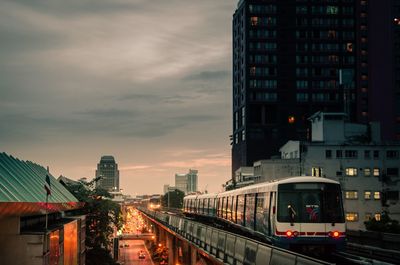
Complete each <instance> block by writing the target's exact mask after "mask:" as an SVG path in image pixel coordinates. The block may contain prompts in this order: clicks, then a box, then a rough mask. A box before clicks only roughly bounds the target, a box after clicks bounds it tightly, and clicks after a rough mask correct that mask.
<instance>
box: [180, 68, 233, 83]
mask: <svg viewBox="0 0 400 265" xmlns="http://www.w3.org/2000/svg"><path fill="white" fill-rule="evenodd" d="M229 77H230V72H228V71H226V70H220V71H204V72H200V73H195V74H190V75H188V76H186V77H184V78H183V80H189V81H191V80H202V81H210V80H215V79H229Z"/></svg>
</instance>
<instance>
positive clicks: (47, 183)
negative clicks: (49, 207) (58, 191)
mask: <svg viewBox="0 0 400 265" xmlns="http://www.w3.org/2000/svg"><path fill="white" fill-rule="evenodd" d="M44 189H45V190H46V193H47V196H49V195H51V184H50V177H49V175H47V174H46V183H45V184H44Z"/></svg>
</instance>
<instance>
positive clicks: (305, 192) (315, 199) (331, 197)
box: [184, 177, 345, 253]
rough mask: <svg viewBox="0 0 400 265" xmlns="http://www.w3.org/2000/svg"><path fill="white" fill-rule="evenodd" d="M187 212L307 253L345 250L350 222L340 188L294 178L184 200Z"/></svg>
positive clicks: (318, 180)
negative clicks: (346, 233)
mask: <svg viewBox="0 0 400 265" xmlns="http://www.w3.org/2000/svg"><path fill="white" fill-rule="evenodd" d="M184 212H185V213H187V214H190V215H194V216H199V217H204V216H207V217H209V218H216V219H217V220H219V221H222V222H224V223H225V224H227V225H229V226H231V227H233V228H238V229H241V230H242V231H243V232H246V233H248V234H251V235H253V236H254V237H255V238H259V239H260V238H261V239H262V240H264V241H266V242H269V243H271V244H273V245H275V246H278V247H282V248H286V249H289V250H294V251H297V252H303V253H309V252H313V253H317V252H321V253H330V252H332V251H336V250H342V249H343V248H344V243H345V220H344V213H343V203H342V195H341V187H340V184H339V183H338V182H336V181H333V180H330V179H326V178H319V177H292V178H288V179H282V180H277V181H273V182H266V183H260V184H255V185H251V186H247V187H243V188H240V189H237V190H232V191H227V192H222V193H218V194H205V195H191V196H187V197H185V198H184Z"/></svg>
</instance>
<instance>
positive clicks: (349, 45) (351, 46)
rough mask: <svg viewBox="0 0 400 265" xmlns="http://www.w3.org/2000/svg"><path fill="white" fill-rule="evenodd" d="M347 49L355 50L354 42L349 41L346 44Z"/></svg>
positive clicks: (349, 50) (348, 50)
mask: <svg viewBox="0 0 400 265" xmlns="http://www.w3.org/2000/svg"><path fill="white" fill-rule="evenodd" d="M346 51H347V52H353V43H351V42H349V43H347V44H346Z"/></svg>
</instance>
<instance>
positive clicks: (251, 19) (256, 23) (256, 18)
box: [250, 17, 258, 26]
mask: <svg viewBox="0 0 400 265" xmlns="http://www.w3.org/2000/svg"><path fill="white" fill-rule="evenodd" d="M250 23H251V25H252V26H257V25H258V17H251V18H250Z"/></svg>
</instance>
